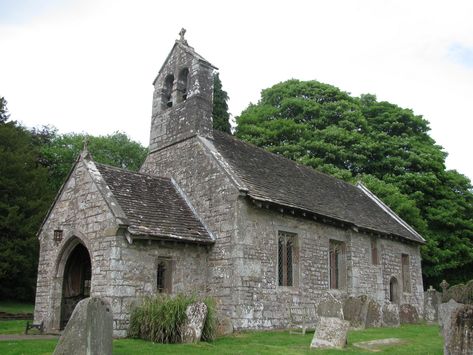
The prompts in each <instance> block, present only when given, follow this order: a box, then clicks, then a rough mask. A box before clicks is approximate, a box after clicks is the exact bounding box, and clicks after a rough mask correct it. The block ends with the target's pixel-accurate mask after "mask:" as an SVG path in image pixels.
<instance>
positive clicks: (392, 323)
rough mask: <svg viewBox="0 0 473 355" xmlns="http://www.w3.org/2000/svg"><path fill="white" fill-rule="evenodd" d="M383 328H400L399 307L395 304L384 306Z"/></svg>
mask: <svg viewBox="0 0 473 355" xmlns="http://www.w3.org/2000/svg"><path fill="white" fill-rule="evenodd" d="M382 323H383V327H399V325H400V324H401V321H400V319H399V306H398V305H397V304H395V303H390V302H388V303H385V304H384V305H383V321H382Z"/></svg>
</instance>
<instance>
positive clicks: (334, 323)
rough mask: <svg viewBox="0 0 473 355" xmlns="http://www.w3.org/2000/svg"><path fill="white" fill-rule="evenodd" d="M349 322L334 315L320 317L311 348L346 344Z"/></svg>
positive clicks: (338, 346) (337, 346)
mask: <svg viewBox="0 0 473 355" xmlns="http://www.w3.org/2000/svg"><path fill="white" fill-rule="evenodd" d="M349 327H350V322H348V321H346V320H341V319H340V318H336V317H320V321H319V323H318V324H317V326H316V327H315V332H314V337H313V338H312V343H311V344H310V347H311V348H343V347H345V345H346V344H347V332H348V328H349Z"/></svg>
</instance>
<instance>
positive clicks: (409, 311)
mask: <svg viewBox="0 0 473 355" xmlns="http://www.w3.org/2000/svg"><path fill="white" fill-rule="evenodd" d="M399 320H400V321H401V324H414V323H418V322H419V314H418V313H417V309H416V308H415V307H414V306H413V305H411V304H408V303H404V304H401V307H399Z"/></svg>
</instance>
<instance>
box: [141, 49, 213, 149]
mask: <svg viewBox="0 0 473 355" xmlns="http://www.w3.org/2000/svg"><path fill="white" fill-rule="evenodd" d="M183 69H187V70H188V71H189V74H188V80H187V83H181V82H180V81H179V73H180V72H181V71H182V70H183ZM170 75H173V77H174V82H173V85H172V97H171V102H172V107H168V106H167V100H166V96H167V95H166V94H164V92H165V91H166V90H165V86H166V83H165V82H166V78H167V77H168V76H170ZM182 85H187V91H186V93H187V99H186V100H184V101H181V100H182V93H181V92H180V91H179V86H182ZM212 95H213V68H212V67H211V66H209V65H208V64H206V63H204V62H202V60H201V59H200V58H199V57H197V56H195V55H194V54H193V53H192V49H191V48H190V47H187V46H184V45H182V44H176V46H175V47H174V48H173V50H172V52H171V55H170V56H169V57H168V59H167V61H166V62H165V63H164V65H163V68H162V69H161V71H160V73H159V75H158V77H157V78H156V80H155V82H154V93H153V106H152V116H151V131H150V144H149V149H150V151H151V152H152V151H154V150H156V149H160V148H163V147H166V146H168V145H169V144H171V143H176V142H179V141H181V140H183V139H185V138H189V137H191V136H192V135H195V134H199V135H200V136H204V137H212V132H213V127H212Z"/></svg>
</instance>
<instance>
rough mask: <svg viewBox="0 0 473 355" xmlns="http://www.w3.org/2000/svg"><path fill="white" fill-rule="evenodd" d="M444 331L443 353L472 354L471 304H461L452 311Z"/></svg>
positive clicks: (472, 308)
mask: <svg viewBox="0 0 473 355" xmlns="http://www.w3.org/2000/svg"><path fill="white" fill-rule="evenodd" d="M445 328H450V329H449V330H448V331H446V332H444V340H445V346H444V355H472V354H473V306H472V305H462V306H461V307H459V308H457V309H456V310H455V311H454V312H453V313H452V317H451V320H450V323H449V325H445Z"/></svg>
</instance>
